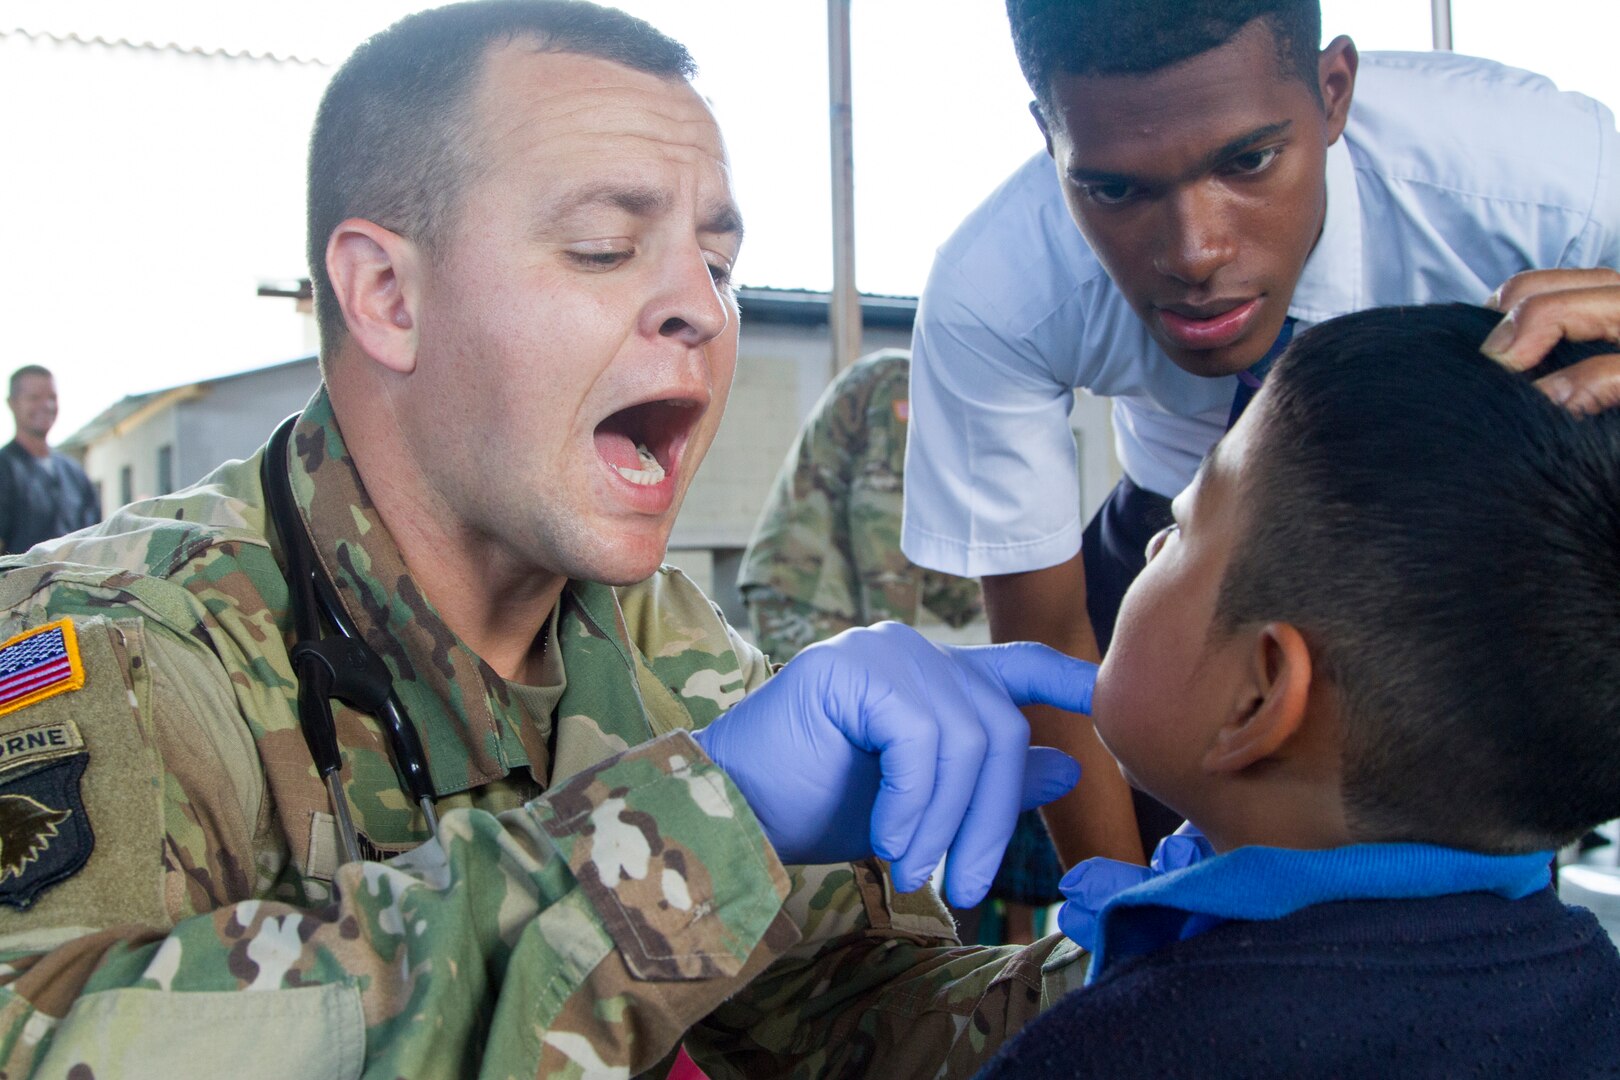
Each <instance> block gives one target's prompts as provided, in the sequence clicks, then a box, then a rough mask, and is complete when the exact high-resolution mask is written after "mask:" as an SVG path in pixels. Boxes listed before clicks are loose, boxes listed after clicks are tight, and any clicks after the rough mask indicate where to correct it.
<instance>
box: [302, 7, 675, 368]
mask: <svg viewBox="0 0 1620 1080" xmlns="http://www.w3.org/2000/svg"><path fill="white" fill-rule="evenodd" d="M517 38H532V39H534V41H535V43H536V48H537V49H538V51H541V52H559V53H565V52H566V53H579V54H581V55H584V56H594V57H599V58H601V59H604V60H612V61H614V62H616V63H619V64H624V65H625V66H626V67H631V68H634V69H636V70H638V71H645V72H647V73H649V74H652V75H658V76H661V77H663V78H666V79H690V78H691V77H692V76H693V75H694V74H695V73H696V70H697V68H696V65H694V64H693V62H692V57H691V54H690V53H688V52H687V51H686V47H685V46H683V45H682V44H681V43H680V42H678V41H675V40H674V39H673V38H670V37H667V36H665V35H664V34H662V33H660V32H659V31H658V30H655V29H654V28H653V27H652V26H650V25H648V24H647V23H645V22H643V21H642V20H640V19H637V18H635V17H633V16H631V15H626V14H625V13H624V12H622V11H619V10H617V9H615V8H605V7H600V6H598V5H596V4H592V3H587V2H585V0H469V2H467V3H460V4H450V5H448V6H446V7H440V8H433V9H431V10H428V11H421V12H417V13H416V14H414V15H407V16H406V17H405V18H403V19H401V20H399V21H398V22H397V23H395V24H394V25H392V26H390V27H388V28H387V29H386V30H383V31H381V32H379V33H378V34H376V35H375V36H373V37H372V38H370V39H369V40H367V41H366V42H365V43H364V44H362V45H361V46H360V47H359V48H358V49H356V50H355V51H354V53H353V54H352V55H351V56H350V57H349V59H348V60H346V61H345V62H344V64H343V66H342V67H341V68H339V69H338V72H337V74H336V75H334V76H333V77H332V81H331V83H330V84H329V85H328V86H327V88H326V93H325V94H324V95H323V96H322V98H321V105H320V109H319V110H318V111H317V113H316V116H315V130H314V132H313V134H312V135H311V136H310V145H309V220H308V256H309V273H310V280H311V281H312V282H313V284H314V290H315V314H316V318H317V319H318V321H319V323H320V329H321V354H322V359H323V361H324V362H329V361H330V358H331V356H332V354H333V352H334V349H333V346H334V345H336V343H337V342H339V341H341V340H342V338H343V335H344V332H345V327H344V324H343V313H342V311H341V310H340V309H339V308H338V304H337V297H336V296H335V295H334V294H333V292H332V282H331V280H330V279H329V278H328V276H327V273H326V243H327V240H328V238H330V236H331V235H332V230H333V229H335V228H336V227H337V225H338V223H339V222H341V221H343V220H344V219H345V218H349V217H361V218H365V219H366V220H368V221H373V222H376V223H377V224H378V225H381V226H383V227H384V228H387V229H391V230H393V231H394V232H397V233H399V234H401V235H403V236H407V237H409V238H411V239H412V240H415V241H416V242H417V243H419V244H421V245H423V246H424V247H425V248H426V249H427V251H428V252H429V254H430V255H431V254H433V253H434V250H435V245H436V244H437V243H439V242H440V241H441V240H442V238H443V234H444V232H445V230H446V229H447V228H448V227H449V226H450V224H451V220H452V218H453V216H454V210H455V207H456V206H457V204H458V200H459V198H460V195H461V192H462V189H463V188H464V187H465V186H466V184H467V181H468V180H469V179H470V178H471V177H472V176H473V175H474V174H475V173H476V171H477V169H478V163H479V161H480V159H481V158H482V157H483V156H484V153H483V151H482V148H481V147H480V146H478V145H477V142H478V139H479V137H480V136H481V134H482V133H481V132H479V131H478V130H477V125H476V124H474V123H473V121H472V118H471V115H470V114H471V97H472V87H473V85H474V83H475V81H476V77H477V76H478V74H479V73H480V72H481V71H482V70H483V66H484V57H485V54H486V52H487V51H488V49H489V47H490V46H492V45H495V44H498V43H504V42H508V41H512V40H514V39H517Z"/></svg>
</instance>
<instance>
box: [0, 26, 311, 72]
mask: <svg viewBox="0 0 1620 1080" xmlns="http://www.w3.org/2000/svg"><path fill="white" fill-rule="evenodd" d="M12 36H16V37H22V38H26V39H27V40H29V41H49V42H54V43H56V44H58V45H83V46H87V47H91V48H106V49H133V50H136V51H138V52H160V53H176V54H179V55H182V56H202V57H217V58H219V59H222V60H249V61H267V62H270V63H276V64H306V65H315V66H318V67H329V66H330V65H329V64H328V63H327V62H326V61H325V60H322V59H320V58H319V57H315V56H299V55H296V54H294V53H278V52H273V51H269V50H262V51H261V50H254V49H228V48H224V47H219V48H205V47H203V46H200V45H183V44H181V43H180V42H177V41H152V40H144V41H143V40H135V39H132V38H123V37H104V36H102V35H100V34H88V35H87V34H82V33H78V32H67V33H63V32H58V31H53V30H31V29H28V28H27V27H14V28H12V29H9V30H0V38H5V37H12Z"/></svg>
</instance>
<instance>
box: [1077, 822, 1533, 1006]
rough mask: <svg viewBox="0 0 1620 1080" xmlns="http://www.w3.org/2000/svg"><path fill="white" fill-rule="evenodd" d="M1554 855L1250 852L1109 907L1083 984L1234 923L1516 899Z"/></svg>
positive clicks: (1184, 872)
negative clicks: (1433, 901)
mask: <svg viewBox="0 0 1620 1080" xmlns="http://www.w3.org/2000/svg"><path fill="white" fill-rule="evenodd" d="M1552 857H1553V853H1552V852H1550V851H1538V852H1532V853H1530V854H1528V855H1482V854H1479V853H1478V852H1472V851H1459V850H1457V849H1454V848H1444V847H1436V846H1434V845H1430V844H1356V845H1352V846H1349V847H1341V848H1330V849H1327V850H1324V851H1294V850H1290V849H1285V848H1272V847H1244V848H1238V849H1237V850H1235V851H1231V852H1228V853H1227V854H1225V855H1216V856H1212V857H1210V858H1207V859H1204V860H1202V861H1198V862H1195V863H1193V864H1192V865H1190V866H1187V867H1185V868H1184V869H1180V870H1175V871H1173V872H1171V873H1167V874H1165V875H1163V876H1161V877H1154V878H1151V879H1149V880H1148V881H1145V882H1143V883H1142V884H1140V885H1137V886H1135V887H1134V888H1128V889H1126V890H1125V891H1123V892H1121V893H1119V894H1118V895H1117V896H1115V897H1114V898H1113V899H1112V900H1110V901H1108V903H1106V904H1105V905H1104V906H1103V908H1102V910H1101V912H1100V913H1099V914H1098V917H1097V919H1098V928H1097V937H1096V942H1095V949H1094V951H1093V955H1092V961H1091V969H1090V972H1089V974H1088V975H1087V981H1092V980H1095V979H1096V978H1097V977H1098V976H1100V975H1101V974H1102V973H1103V972H1104V971H1106V970H1107V969H1108V967H1109V966H1110V965H1112V964H1117V963H1119V962H1121V961H1123V960H1126V959H1129V958H1130V957H1133V956H1141V955H1144V954H1146V953H1149V952H1152V951H1154V950H1155V949H1157V948H1159V947H1160V946H1163V945H1168V944H1170V943H1172V942H1175V941H1184V940H1186V939H1188V938H1191V937H1196V936H1197V935H1199V934H1201V933H1203V932H1205V931H1206V930H1210V929H1212V928H1214V927H1216V926H1219V925H1220V924H1221V923H1223V922H1226V921H1228V920H1233V919H1243V920H1249V921H1256V920H1266V919H1280V918H1282V917H1283V916H1285V915H1291V914H1293V913H1294V912H1296V911H1300V910H1302V909H1304V908H1307V907H1311V906H1312V905H1315V904H1324V903H1331V902H1333V901H1338V900H1395V899H1415V898H1419V897H1434V896H1449V895H1452V894H1454V893H1469V892H1489V893H1495V894H1496V895H1498V896H1501V897H1505V898H1506V899H1509V900H1519V899H1522V898H1523V897H1526V896H1528V895H1530V894H1531V893H1534V892H1538V891H1540V890H1541V889H1544V888H1546V887H1547V885H1548V883H1549V882H1550V881H1551V870H1550V866H1551V863H1552Z"/></svg>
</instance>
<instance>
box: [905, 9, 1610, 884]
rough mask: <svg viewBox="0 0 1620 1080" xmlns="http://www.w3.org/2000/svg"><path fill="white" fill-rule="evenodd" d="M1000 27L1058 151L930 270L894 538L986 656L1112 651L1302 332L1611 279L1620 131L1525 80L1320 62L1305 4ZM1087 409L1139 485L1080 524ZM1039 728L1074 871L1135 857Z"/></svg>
mask: <svg viewBox="0 0 1620 1080" xmlns="http://www.w3.org/2000/svg"><path fill="white" fill-rule="evenodd" d="M1007 10H1008V15H1009V19H1010V22H1011V26H1012V34H1013V39H1014V42H1015V44H1016V47H1017V52H1018V58H1019V61H1020V64H1021V66H1022V67H1023V70H1024V74H1025V75H1026V77H1027V78H1028V80H1029V84H1030V90H1031V93H1032V96H1033V98H1034V102H1033V104H1032V111H1033V113H1034V115H1035V119H1036V122H1037V123H1038V125H1039V127H1040V131H1041V135H1042V137H1043V139H1044V142H1045V148H1044V152H1043V153H1038V154H1036V155H1035V156H1034V157H1032V158H1031V159H1030V160H1029V161H1028V162H1026V163H1025V164H1024V165H1023V166H1021V167H1020V168H1019V169H1018V170H1017V171H1016V172H1015V173H1014V174H1013V175H1012V176H1010V177H1009V178H1008V179H1007V181H1006V182H1005V183H1004V184H1002V185H1001V187H1000V188H998V189H997V190H996V191H995V192H994V193H993V194H991V195H990V196H989V197H988V198H987V199H986V200H985V202H984V203H983V204H982V205H981V206H980V207H978V209H976V210H974V211H973V212H972V213H971V214H970V215H969V216H968V217H967V218H966V219H965V220H964V221H963V223H962V224H961V225H960V226H959V227H958V229H957V231H956V233H955V234H954V235H953V236H952V237H951V238H950V239H948V240H947V241H946V242H945V243H944V245H942V246H941V248H940V251H939V255H938V257H937V258H936V260H935V263H934V268H933V271H932V273H931V275H930V278H929V282H928V286H927V288H926V289H925V291H924V294H923V298H922V304H921V307H920V308H919V311H918V318H917V326H916V330H915V333H914V338H913V342H912V349H913V363H912V392H911V399H912V402H913V404H914V406H915V410H914V417H913V421H912V430H911V434H910V441H909V445H908V454H909V455H910V457H909V460H908V461H907V464H906V518H905V528H904V533H903V536H902V546H903V547H904V550H905V552H906V555H907V557H908V558H909V559H911V561H913V562H915V563H917V564H918V565H920V566H925V567H928V568H929V569H933V570H938V571H942V572H945V573H952V574H956V575H959V576H964V577H978V578H980V579H981V580H982V582H983V584H984V595H985V607H986V612H987V614H988V616H989V621H990V626H991V634H992V637H993V638H994V639H995V640H997V641H1014V640H1021V639H1034V640H1038V641H1043V642H1045V643H1047V644H1049V645H1053V646H1056V647H1058V648H1060V649H1062V650H1064V651H1065V652H1069V653H1071V654H1073V655H1075V656H1082V657H1088V658H1095V657H1096V656H1097V654H1098V652H1097V651H1098V648H1099V646H1100V647H1101V648H1103V649H1106V648H1107V647H1108V642H1109V637H1110V635H1111V634H1112V632H1113V627H1114V619H1115V615H1116V613H1117V611H1118V607H1119V603H1120V598H1121V597H1122V596H1123V595H1124V591H1125V589H1126V587H1127V586H1128V585H1129V583H1130V581H1131V578H1132V577H1134V575H1135V574H1136V573H1137V572H1139V571H1140V569H1141V566H1142V558H1141V553H1142V549H1143V546H1144V544H1145V543H1146V541H1147V539H1148V538H1149V537H1150V536H1152V535H1153V533H1154V531H1155V530H1156V529H1158V528H1159V527H1160V526H1161V525H1162V524H1164V522H1166V521H1168V519H1169V518H1168V515H1169V503H1170V500H1171V499H1173V498H1174V497H1175V496H1176V495H1177V494H1178V493H1179V492H1180V491H1181V490H1182V489H1183V488H1184V487H1185V486H1186V485H1187V484H1188V483H1189V482H1190V481H1191V479H1192V476H1193V473H1194V472H1195V470H1196V469H1197V467H1198V463H1199V461H1200V460H1201V459H1202V458H1203V456H1204V454H1205V453H1207V452H1208V450H1209V448H1210V446H1212V445H1213V444H1214V442H1215V440H1216V439H1217V438H1219V437H1220V436H1221V434H1222V433H1223V432H1224V431H1225V430H1226V428H1227V427H1228V426H1229V425H1230V423H1231V421H1232V420H1233V419H1234V418H1235V417H1236V416H1237V415H1238V413H1240V412H1241V410H1242V407H1243V405H1244V404H1245V402H1246V401H1247V400H1248V398H1249V397H1250V396H1252V394H1253V391H1254V388H1255V387H1257V386H1258V385H1259V383H1260V381H1261V380H1262V379H1263V378H1264V376H1265V371H1266V366H1267V361H1268V358H1269V357H1272V356H1274V355H1275V353H1276V351H1280V349H1281V348H1282V346H1283V345H1284V344H1286V342H1287V340H1288V338H1289V336H1290V335H1291V334H1292V333H1294V332H1295V331H1300V330H1304V329H1305V328H1306V327H1308V326H1312V325H1315V324H1317V323H1320V322H1323V321H1325V320H1327V319H1330V318H1333V317H1336V316H1339V315H1344V314H1348V313H1350V312H1353V311H1360V310H1364V309H1367V308H1371V307H1377V306H1387V305H1411V304H1427V303H1436V302H1454V301H1465V302H1470V303H1478V302H1480V301H1481V300H1483V299H1484V298H1485V297H1486V296H1488V295H1490V294H1491V293H1492V291H1493V290H1496V289H1498V288H1499V287H1500V286H1501V285H1502V284H1503V283H1504V282H1505V281H1507V280H1508V279H1509V278H1511V277H1513V276H1514V275H1517V274H1520V273H1523V272H1525V271H1530V270H1535V269H1545V268H1565V269H1570V268H1587V267H1602V266H1609V267H1613V266H1617V265H1620V172H1617V171H1616V166H1615V162H1616V161H1620V136H1617V133H1616V131H1615V124H1614V118H1613V115H1612V114H1611V113H1610V112H1609V110H1608V109H1606V108H1604V107H1603V106H1602V105H1600V104H1598V103H1597V102H1595V101H1592V100H1591V99H1589V98H1585V97H1582V96H1580V95H1578V94H1568V93H1560V92H1559V91H1558V89H1557V87H1555V86H1554V85H1553V84H1552V83H1551V82H1550V81H1549V80H1547V79H1545V78H1542V77H1540V76H1538V75H1533V74H1531V73H1529V72H1525V71H1518V70H1515V69H1512V68H1508V67H1505V66H1503V65H1501V64H1496V63H1492V62H1490V61H1488V60H1481V59H1477V58H1473V57H1467V56H1460V55H1455V54H1451V53H1439V52H1436V53H1368V54H1361V53H1359V52H1358V51H1357V49H1356V47H1355V45H1354V44H1353V43H1352V42H1351V41H1350V39H1349V38H1347V37H1342V36H1341V37H1334V38H1333V39H1332V40H1330V41H1327V42H1325V43H1324V42H1323V41H1322V25H1321V13H1320V10H1319V6H1318V4H1317V2H1316V0H1235V2H1233V0H1008V4H1007ZM1077 390H1085V391H1086V392H1088V393H1092V394H1097V395H1101V396H1105V397H1109V398H1111V399H1112V400H1113V406H1114V420H1115V425H1114V426H1115V436H1116V439H1115V442H1116V452H1117V456H1118V458H1119V462H1120V465H1121V469H1122V472H1123V473H1124V478H1123V480H1122V482H1121V483H1120V485H1119V486H1118V487H1117V488H1116V489H1115V491H1114V493H1113V494H1112V495H1111V496H1110V498H1109V499H1108V500H1107V501H1106V502H1105V503H1104V505H1103V506H1102V507H1101V508H1100V510H1099V511H1098V513H1097V515H1096V516H1095V517H1094V518H1093V519H1092V521H1091V522H1090V523H1089V524H1087V522H1086V521H1085V519H1083V518H1082V517H1081V516H1080V507H1079V505H1078V503H1077V502H1076V501H1075V500H1073V499H1054V498H1052V496H1051V493H1052V492H1054V491H1059V490H1069V491H1072V490H1074V489H1075V488H1074V482H1073V480H1072V477H1073V476H1074V475H1075V470H1076V461H1075V457H1074V449H1073V445H1072V440H1071V439H1070V438H1069V435H1068V414H1069V411H1070V407H1071V404H1072V401H1073V395H1074V393H1075V392H1076V391H1077ZM1076 610H1086V611H1088V613H1089V615H1090V618H1089V620H1087V619H1075V618H1073V613H1074V612H1075V611H1076ZM1032 722H1033V724H1034V730H1035V736H1036V739H1037V741H1039V742H1042V743H1046V744H1048V745H1053V746H1059V747H1062V748H1063V749H1065V750H1068V751H1069V752H1070V753H1072V754H1074V755H1075V756H1077V757H1078V758H1080V759H1081V761H1082V763H1083V764H1085V765H1086V776H1087V783H1086V784H1085V785H1083V786H1082V788H1081V789H1078V791H1077V793H1076V794H1074V795H1071V796H1070V797H1069V798H1067V799H1066V800H1064V801H1063V802H1060V803H1059V804H1057V805H1056V806H1055V807H1052V808H1049V809H1048V810H1047V811H1045V813H1046V816H1047V820H1048V823H1049V824H1050V825H1052V826H1053V830H1052V831H1053V837H1054V839H1055V840H1056V841H1057V844H1058V848H1059V851H1060V852H1062V853H1063V854H1064V856H1065V861H1067V862H1074V861H1077V860H1079V859H1081V858H1084V857H1086V856H1087V855H1097V854H1102V855H1113V856H1115V857H1120V858H1127V857H1129V858H1136V859H1140V857H1141V852H1142V850H1143V847H1144V845H1142V844H1139V843H1138V842H1137V840H1136V836H1135V832H1134V830H1133V829H1132V827H1131V826H1132V824H1133V822H1132V817H1131V810H1130V806H1129V802H1128V791H1127V789H1126V788H1125V785H1124V783H1123V782H1122V781H1121V780H1119V778H1118V773H1117V770H1115V769H1114V768H1113V767H1112V763H1111V762H1109V761H1108V758H1107V755H1106V753H1104V752H1103V751H1102V749H1101V747H1100V746H1099V745H1098V743H1097V741H1096V739H1095V737H1094V736H1093V735H1092V733H1091V729H1090V725H1089V724H1088V723H1087V722H1086V721H1085V720H1084V718H1080V717H1059V716H1051V715H1046V716H1041V715H1036V714H1032ZM1151 809H1152V808H1151V807H1150V806H1148V805H1146V804H1140V805H1139V806H1138V811H1137V812H1138V814H1139V815H1142V816H1143V818H1144V821H1143V823H1144V825H1146V826H1148V831H1149V833H1150V835H1149V836H1148V837H1146V840H1147V842H1146V844H1145V847H1146V849H1148V850H1151V848H1152V841H1153V839H1155V838H1156V835H1162V833H1157V834H1156V835H1154V833H1155V830H1154V826H1155V823H1154V822H1152V821H1149V820H1147V817H1146V814H1145V813H1144V811H1150V810H1151ZM1158 824H1159V825H1160V827H1163V826H1162V823H1158ZM1173 824H1174V823H1173V822H1171V823H1170V827H1173Z"/></svg>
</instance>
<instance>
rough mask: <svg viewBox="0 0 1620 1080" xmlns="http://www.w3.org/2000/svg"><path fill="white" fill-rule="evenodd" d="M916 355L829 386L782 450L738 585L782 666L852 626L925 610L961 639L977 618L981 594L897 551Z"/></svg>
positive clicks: (853, 368)
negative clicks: (960, 633)
mask: <svg viewBox="0 0 1620 1080" xmlns="http://www.w3.org/2000/svg"><path fill="white" fill-rule="evenodd" d="M910 378H911V355H910V353H907V352H906V351H904V350H902V349H884V350H881V351H879V352H875V353H872V354H870V355H868V356H864V357H862V358H861V359H860V360H858V361H857V362H856V363H854V364H852V365H850V367H849V368H848V369H846V370H845V371H843V372H841V373H840V374H839V376H838V377H837V378H836V379H834V380H833V381H832V384H831V385H829V386H828V387H827V389H826V391H825V392H824V393H823V394H822V395H821V398H820V399H819V400H818V401H817V402H816V405H815V408H814V409H812V410H811V412H810V416H809V418H808V419H807V420H806V421H805V422H804V426H803V427H801V428H800V429H799V435H798V438H797V439H795V440H794V443H793V446H792V447H791V448H790V449H789V450H788V454H787V457H786V458H785V459H784V460H783V462H782V468H781V470H780V471H779V472H778V473H777V474H776V482H775V483H774V484H772V486H771V493H770V495H769V496H768V497H767V498H766V500H765V508H764V509H763V510H762V511H761V513H760V517H759V522H758V524H756V525H755V526H754V535H753V537H752V538H751V539H750V540H749V542H748V550H747V551H746V552H745V553H744V554H743V561H742V569H741V570H740V572H739V573H738V577H737V586H738V588H739V589H740V590H741V591H742V595H743V600H744V601H745V602H746V603H747V605H748V620H749V624H750V626H751V627H752V629H753V631H754V640H755V642H756V643H757V644H758V645H759V647H760V649H761V650H763V651H764V652H765V654H766V655H767V656H769V657H770V658H771V659H772V660H775V661H777V662H778V663H785V662H787V661H788V660H791V659H793V657H795V656H797V655H798V654H799V652H800V651H801V650H802V649H804V648H805V647H806V646H808V645H811V644H813V643H814V642H817V641H825V640H826V639H827V638H830V637H832V636H833V635H834V634H837V633H839V632H840V631H843V630H848V629H849V628H850V627H852V626H870V625H871V624H872V623H876V622H882V621H883V620H885V619H893V620H895V621H896V622H903V623H906V624H907V625H908V626H910V625H916V623H917V621H918V617H919V615H920V613H921V612H923V611H927V612H929V613H931V614H932V615H933V616H934V617H936V618H938V619H939V620H941V621H942V622H944V623H945V624H946V625H948V626H951V627H956V628H960V627H963V626H966V625H968V624H969V623H971V622H973V621H974V620H976V619H978V618H980V617H981V616H983V614H984V603H983V601H982V600H981V599H980V596H979V583H978V581H977V580H976V579H973V578H959V577H955V576H954V575H951V574H942V573H939V572H938V571H936V570H924V569H923V568H922V567H920V566H917V565H916V564H915V563H913V562H911V561H910V560H909V559H907V558H906V557H905V556H904V555H903V554H901V552H900V513H901V506H902V500H901V491H902V487H901V478H902V476H903V474H904V470H905V457H906V425H907V420H908V418H909V416H910V391H909V389H908V386H909V382H910Z"/></svg>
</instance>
